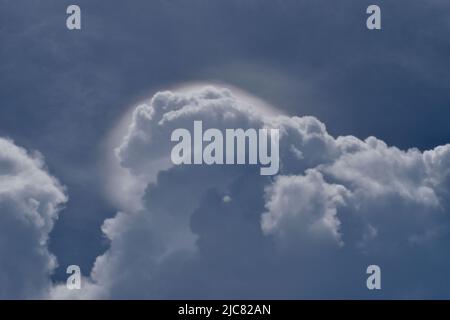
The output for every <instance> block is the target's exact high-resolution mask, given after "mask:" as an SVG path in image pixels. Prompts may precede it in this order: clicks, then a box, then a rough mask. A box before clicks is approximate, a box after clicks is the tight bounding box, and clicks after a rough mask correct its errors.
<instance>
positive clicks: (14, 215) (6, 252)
mask: <svg viewBox="0 0 450 320" xmlns="http://www.w3.org/2000/svg"><path fill="white" fill-rule="evenodd" d="M66 201H67V198H66V195H65V191H64V188H63V187H62V186H61V185H60V184H59V182H58V181H57V180H56V179H55V178H53V177H52V176H51V175H49V174H48V172H47V171H46V169H45V166H44V162H43V159H42V157H41V155H40V154H38V153H35V154H28V153H27V152H26V151H25V150H24V149H22V148H20V147H17V146H16V145H15V144H14V143H13V142H12V141H10V140H6V139H3V138H0V257H1V259H0V284H1V285H0V298H2V299H14V298H37V297H43V296H44V295H45V294H46V293H47V291H48V290H49V289H50V287H51V281H50V274H51V273H52V272H53V270H54V269H55V267H56V259H55V257H54V256H53V255H52V254H51V253H50V252H49V251H48V248H47V243H48V235H49V233H50V231H51V230H52V228H53V224H54V221H55V220H56V219H57V218H58V212H59V209H60V206H61V205H62V204H63V203H64V202H66Z"/></svg>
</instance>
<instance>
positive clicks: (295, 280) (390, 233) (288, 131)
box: [81, 87, 450, 298]
mask: <svg viewBox="0 0 450 320" xmlns="http://www.w3.org/2000/svg"><path fill="white" fill-rule="evenodd" d="M194 120H202V121H203V124H204V126H205V127H210V128H219V129H225V128H244V129H246V128H278V129H279V130H280V173H279V175H278V176H276V177H275V178H274V177H264V176H260V175H259V174H258V170H257V168H255V167H254V166H250V165H240V166H217V165H216V166H215V165H212V166H176V167H173V166H171V165H170V162H169V156H170V150H171V146H172V144H171V142H170V134H171V132H172V131H173V130H174V129H176V128H192V124H193V121H194ZM117 156H118V159H119V161H120V164H121V166H122V167H123V168H125V169H127V170H129V172H130V173H131V174H132V175H133V176H135V177H136V179H140V181H141V182H142V181H147V182H146V183H144V186H145V189H143V190H142V194H143V196H142V201H141V203H140V205H139V206H136V207H139V208H140V209H139V210H135V211H130V212H119V213H118V214H117V216H116V217H114V218H112V219H108V220H107V221H105V223H104V225H103V232H104V233H105V235H106V236H107V238H108V239H109V240H110V242H111V246H110V249H109V250H108V251H107V252H106V253H105V254H104V255H102V256H100V257H98V259H97V261H96V263H95V266H94V268H93V271H92V274H91V281H92V283H90V285H89V288H88V289H85V290H84V292H82V293H81V296H82V297H83V294H84V295H85V296H84V297H91V296H93V295H94V296H96V297H100V298H343V297H353V298H370V297H373V296H374V295H375V296H377V293H372V292H369V291H368V290H367V289H366V288H365V277H366V274H365V271H366V267H367V265H369V264H378V265H380V266H381V267H382V270H383V281H384V282H383V291H382V295H383V296H384V297H416V296H420V297H435V296H439V297H442V296H446V297H447V296H449V294H450V291H449V290H448V289H447V288H442V286H441V285H440V284H441V283H442V277H445V278H446V279H448V275H447V273H446V272H445V267H446V266H448V264H449V260H450V256H449V254H448V253H447V251H448V250H446V249H445V243H446V242H447V241H448V240H449V226H450V224H449V219H448V213H449V203H448V199H449V197H448V196H449V190H450V183H449V182H450V145H446V146H440V147H437V148H436V149H434V150H429V151H425V152H421V151H419V150H415V149H411V150H407V151H403V150H399V149H397V148H395V147H389V146H387V145H386V144H385V143H384V142H383V141H380V140H378V139H376V138H374V137H369V138H367V139H366V140H364V141H363V140H360V139H358V138H356V137H353V136H344V137H337V138H334V137H332V136H330V135H329V134H328V133H327V131H326V128H325V125H324V124H323V123H321V122H320V121H318V120H317V119H316V118H313V117H287V116H284V115H278V116H274V115H272V114H269V113H266V112H264V111H262V110H261V109H258V107H257V106H253V107H252V106H249V105H247V103H246V102H245V101H244V100H243V99H241V97H237V96H234V95H233V94H232V93H231V92H230V91H228V90H226V89H217V88H213V87H206V88H198V89H196V90H190V91H184V92H183V91H180V92H160V93H157V94H156V95H155V96H154V97H153V98H152V100H151V101H150V103H148V104H143V105H141V106H139V107H137V108H136V110H135V112H134V116H133V120H132V123H131V125H130V128H129V132H128V134H127V136H126V137H125V138H124V140H123V143H122V144H121V146H120V147H119V148H118V149H117ZM155 168H156V169H155ZM155 170H156V171H157V172H158V174H157V179H156V180H155V181H153V180H151V179H150V178H149V175H148V172H149V171H155ZM94 291H95V292H96V293H97V295H95V294H93V292H94Z"/></svg>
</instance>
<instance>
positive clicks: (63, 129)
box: [0, 0, 450, 278]
mask: <svg viewBox="0 0 450 320" xmlns="http://www.w3.org/2000/svg"><path fill="white" fill-rule="evenodd" d="M72 3H74V2H73V1H52V0H45V1H33V0H21V1H13V0H10V1H8V0H1V1H0V7H1V8H0V44H1V46H0V70H1V73H0V136H6V137H10V138H11V139H13V140H14V141H15V142H16V143H17V144H19V145H22V146H24V147H26V148H27V149H33V150H39V151H40V152H42V153H43V154H44V155H45V158H46V164H47V166H48V168H49V170H50V172H51V173H52V174H54V175H55V176H57V177H58V178H59V179H60V180H61V182H62V183H63V184H64V185H66V186H67V188H68V191H69V197H70V200H69V202H68V204H67V207H66V209H65V211H64V214H62V215H61V217H60V219H59V221H58V222H57V224H56V226H55V229H54V230H53V232H52V234H51V238H50V249H51V251H52V252H53V253H54V254H55V255H56V256H57V257H58V261H59V264H60V265H61V266H63V267H64V266H66V265H68V264H73V263H75V264H79V265H81V266H82V268H83V272H84V273H86V274H87V273H89V271H90V269H91V266H92V263H93V262H94V259H95V257H97V256H98V255H99V254H101V253H102V252H103V251H104V250H105V249H106V248H107V247H108V243H107V241H106V240H105V239H104V238H103V236H102V234H101V232H100V226H101V224H102V223H103V221H104V219H105V218H107V217H112V216H114V215H115V213H116V209H115V208H114V207H112V206H111V205H109V204H108V202H107V201H105V199H104V196H103V194H102V188H101V177H100V176H99V172H100V171H101V170H99V168H101V167H102V166H103V164H102V163H101V158H102V157H101V155H100V149H101V148H100V147H101V144H102V142H103V141H104V139H105V137H106V136H107V134H108V132H109V131H110V129H111V128H112V127H113V126H114V124H115V123H116V122H117V121H118V120H119V119H120V118H121V116H122V115H123V114H124V113H125V112H126V111H127V110H128V108H129V107H130V106H133V105H134V104H136V103H137V102H138V101H140V100H141V99H142V98H147V97H149V96H151V95H152V94H153V93H154V92H155V91H157V90H159V89H164V88H168V87H172V86H174V85H176V84H179V83H184V82H189V81H219V82H225V83H229V84H232V85H234V86H237V87H240V88H242V89H245V90H247V91H248V92H250V93H252V94H254V95H256V96H259V97H261V98H263V99H265V100H267V101H268V102H270V103H271V104H273V105H275V106H277V107H279V108H282V109H283V110H284V111H286V112H287V113H288V114H290V115H314V116H316V117H317V118H318V119H320V120H321V121H323V122H324V123H326V124H327V128H328V130H329V132H330V133H331V134H333V135H336V136H337V135H343V134H352V135H355V136H357V137H359V138H362V139H364V138H366V137H367V136H370V135H375V136H377V137H379V138H380V139H383V140H384V141H386V142H387V143H388V144H390V145H396V146H398V147H401V148H409V147H418V148H420V149H422V150H423V149H428V148H433V147H434V146H436V145H440V144H444V143H447V142H449V140H450V125H449V124H448V119H449V118H450V105H449V102H450V75H449V70H450V60H449V57H450V3H449V2H448V1H443V0H433V1H426V2H425V1H405V0H402V1H382V0H377V1H366V0H364V1H355V0H353V1H349V0H343V1H332V0H305V1H304V0H291V1H289V0H285V1H281V0H275V1H274V0H246V1H242V0H232V1H223V0H222V1H219V0H189V1H181V0H179V1H176V0H173V1H171V0H165V1H163V0H152V1H144V0H134V1H99V0H89V1H87V0H86V1H83V0H78V1H76V4H78V5H79V6H80V7H81V9H82V30H81V31H69V30H67V29H66V26H65V19H66V14H65V10H66V7H67V6H68V5H69V4H72ZM374 3H376V4H378V5H379V6H380V7H381V9H382V30H381V31H369V30H367V29H366V27H365V19H366V16H367V15H366V14H365V10H366V8H367V6H368V5H369V4H374ZM62 275H65V273H64V269H61V268H60V269H58V273H57V276H56V278H60V277H61V276H62Z"/></svg>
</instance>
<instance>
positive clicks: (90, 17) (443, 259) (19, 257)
mask: <svg viewBox="0 0 450 320" xmlns="http://www.w3.org/2000/svg"><path fill="white" fill-rule="evenodd" d="M73 3H74V2H73V1H52V0H40V1H31V0H22V1H12V0H0V7H1V9H0V43H1V46H0V70H1V73H0V177H1V180H0V214H1V215H2V218H1V221H2V224H1V227H0V231H1V235H0V259H1V260H0V283H1V284H2V285H1V287H2V289H0V297H2V298H16V297H17V298H29V297H51V298H60V297H63V298H65V297H67V298H73V297H75V298H77V297H78V298H80V297H81V298H342V297H344V298H347V297H348V298H450V291H449V290H448V288H446V287H445V286H444V285H443V283H445V282H446V281H445V280H448V275H447V274H446V269H448V267H449V263H450V256H449V254H448V251H449V250H448V243H449V241H448V240H449V236H450V234H449V230H448V228H449V227H450V221H449V218H448V214H449V213H450V209H449V202H448V199H449V197H448V196H449V191H450V176H449V172H450V171H449V170H450V160H449V159H450V156H449V151H448V150H449V147H448V146H446V144H447V143H449V142H450V126H449V125H448V119H449V116H450V107H449V101H450V90H449V88H450V75H449V74H448V70H450V65H449V64H450V62H449V60H448V57H449V54H450V37H449V34H450V10H449V9H450V3H448V1H444V0H430V1H427V2H419V1H416V2H413V1H405V0H399V1H395V2H392V1H383V0H378V1H365V0H364V1H355V0H343V1H339V2H338V1H331V0H315V1H312V0H292V1H288V0H275V1H274V0H271V1H269V0H248V1H240V0H231V1H223V0H189V1H181V0H173V1H170V0H153V1H144V0H135V1H133V2H132V3H128V2H124V1H99V0H95V1H92V0H90V1H82V0H79V1H77V2H76V4H77V5H79V6H80V7H81V12H82V28H81V30H76V31H69V30H67V28H66V18H67V14H66V8H67V6H69V5H70V4H73ZM371 4H377V5H379V6H380V8H381V12H382V29H381V30H375V31H369V30H367V28H366V23H365V22H366V18H367V14H366V8H367V7H368V6H369V5H371ZM193 83H195V84H196V85H195V88H193V89H192V88H191V89H190V90H185V89H183V88H186V86H188V85H190V84H193ZM167 90H169V91H170V93H167ZM248 97H253V101H256V102H255V103H256V104H258V103H259V102H260V101H264V104H265V105H268V106H270V108H271V109H273V110H274V114H270V115H266V114H265V112H263V111H258V112H257V115H256V116H255V115H254V114H249V113H248V111H246V105H247V101H246V99H247V98H248ZM152 98H153V100H151V99H152ZM179 101H185V104H181V105H180V103H179ZM190 104H194V105H198V106H201V108H199V109H198V110H191V109H190V108H189V105H190ZM161 106H164V107H161ZM149 110H153V111H152V112H155V114H154V115H153V117H151V118H150V119H149V117H148V116H147V113H146V111H148V112H150V111H149ZM171 111H177V113H176V114H177V117H176V118H175V119H173V118H170V117H169V118H170V119H171V120H170V121H167V123H165V125H164V126H161V127H159V126H158V125H157V124H158V121H159V120H161V119H163V118H164V117H168V116H167V115H166V114H167V113H170V112H171ZM225 111H227V112H231V113H232V114H233V115H234V117H233V118H232V119H222V121H218V120H217V117H219V115H220V114H221V113H223V112H225ZM150 113H151V112H150ZM219 118H220V117H219ZM194 119H203V120H204V123H207V124H208V126H211V127H214V126H216V127H218V128H228V127H246V126H249V127H250V126H251V127H255V128H262V127H263V126H271V127H277V128H283V134H282V136H281V140H280V157H281V161H282V168H281V170H280V173H279V175H277V176H276V177H272V178H268V177H261V176H259V174H258V172H257V171H256V170H254V168H252V167H248V166H244V167H242V168H240V167H239V168H235V167H226V168H224V167H211V168H196V167H171V166H170V165H169V166H167V165H166V164H164V163H162V162H164V161H162V160H164V159H165V158H166V157H167V152H168V151H167V150H168V148H169V147H170V139H169V138H168V136H167V135H168V133H169V132H170V130H172V129H174V128H175V127H176V126H186V127H191V126H192V121H193V120H194ZM141 126H142V127H141ZM142 135H144V137H147V138H146V139H143V141H141V140H139V139H140V138H142ZM155 135H160V136H161V137H163V138H162V139H161V140H157V141H154V140H152V138H151V137H153V136H155ZM375 137H376V138H375ZM166 138H167V140H166V141H167V143H164V141H165V140H164V139H166ZM411 148H414V149H411ZM292 150H297V151H298V152H293V151H292ZM299 155H301V156H299ZM280 197H281V198H283V199H286V201H284V202H283V201H281V202H280V201H279V199H280ZM225 198H226V199H229V200H227V201H224V199H225ZM173 199H177V202H176V203H174V201H173ZM27 221H28V222H27ZM30 221H31V222H30ZM330 221H331V222H332V223H330ZM311 226H312V227H311ZM311 228H312V229H311ZM317 228H318V229H317ZM71 264H76V265H79V266H80V267H81V270H82V273H83V275H84V276H85V281H84V283H85V284H86V286H85V287H84V288H83V289H82V290H80V291H77V292H67V290H66V288H65V286H64V282H65V279H66V278H67V275H66V272H65V271H66V267H67V266H68V265H71ZM369 264H379V265H380V267H381V269H382V274H383V278H382V279H383V280H382V281H383V289H382V290H380V291H376V292H374V291H368V290H367V288H366V287H365V280H366V278H367V275H366V273H365V267H366V266H367V265H369ZM30 265H32V266H35V270H30ZM330 266H332V267H330ZM17 269H19V270H20V272H15V271H16V270H17ZM119 275H120V276H119Z"/></svg>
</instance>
